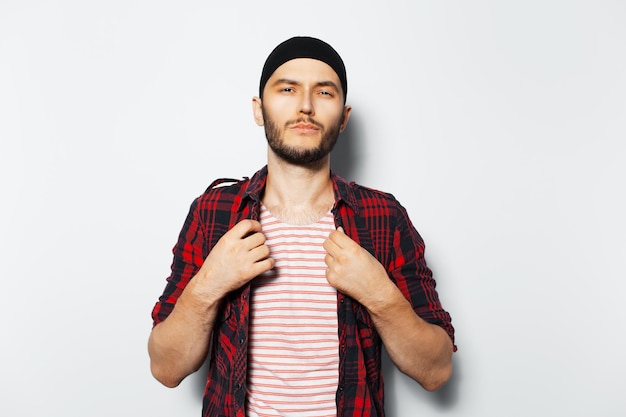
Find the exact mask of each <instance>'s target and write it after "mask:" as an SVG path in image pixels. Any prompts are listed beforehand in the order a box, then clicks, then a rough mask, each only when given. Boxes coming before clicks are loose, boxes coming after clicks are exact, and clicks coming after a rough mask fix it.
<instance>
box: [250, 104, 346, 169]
mask: <svg viewBox="0 0 626 417" xmlns="http://www.w3.org/2000/svg"><path fill="white" fill-rule="evenodd" d="M261 111H262V112H263V120H264V125H265V137H266V138H267V144H268V145H269V147H270V149H271V150H272V151H274V153H275V154H276V155H277V156H278V157H279V158H281V159H283V160H284V161H286V162H289V163H291V164H294V165H312V164H315V163H316V162H318V161H320V160H321V159H323V158H324V157H326V156H327V155H328V154H329V153H330V152H331V151H332V150H333V148H334V147H335V144H336V143H337V138H338V137H339V132H340V128H341V118H342V117H343V116H342V117H340V118H339V120H337V122H336V123H334V124H332V125H331V126H330V127H329V128H328V129H326V128H325V127H324V126H323V125H322V124H321V123H319V122H317V121H315V120H313V119H311V118H308V117H304V118H300V119H297V120H290V121H288V122H287V123H285V126H284V128H283V129H282V130H281V129H279V128H278V126H277V125H276V124H275V123H274V121H273V120H272V119H271V118H269V117H268V116H267V113H265V109H261ZM300 122H302V123H310V124H313V125H315V126H317V127H318V128H319V129H320V132H321V133H322V140H321V141H320V143H319V145H317V146H316V147H314V148H302V147H296V146H290V145H287V144H286V143H285V141H284V138H283V135H284V132H285V130H286V129H287V127H288V126H290V125H293V124H295V123H300Z"/></svg>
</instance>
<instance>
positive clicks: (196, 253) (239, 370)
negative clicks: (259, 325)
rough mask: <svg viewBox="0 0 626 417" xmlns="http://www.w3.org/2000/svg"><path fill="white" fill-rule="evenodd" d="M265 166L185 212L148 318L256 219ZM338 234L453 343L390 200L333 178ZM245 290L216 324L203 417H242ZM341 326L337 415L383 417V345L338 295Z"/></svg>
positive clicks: (414, 242)
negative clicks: (371, 259) (231, 235)
mask: <svg viewBox="0 0 626 417" xmlns="http://www.w3.org/2000/svg"><path fill="white" fill-rule="evenodd" d="M266 179H267V167H264V168H263V169H261V170H260V171H259V172H257V173H256V174H255V175H254V176H253V177H252V179H245V180H243V181H239V182H236V183H235V184H232V185H227V186H221V187H217V186H216V185H218V184H219V183H220V182H223V180H218V181H216V182H215V183H213V184H212V185H211V186H210V187H209V188H208V189H207V191H206V192H205V193H204V194H202V195H201V196H200V197H198V198H197V199H196V200H195V201H194V202H193V204H192V205H191V209H190V211H189V215H188V216H187V219H186V220H185V224H184V226H183V229H182V231H181V233H180V236H179V239H178V243H177V244H176V246H175V247H174V249H173V253H174V261H173V263H172V273H171V275H170V277H169V278H168V279H167V281H168V282H167V286H166V287H165V291H164V293H163V295H162V296H161V297H160V298H159V301H158V302H157V304H156V305H155V307H154V310H153V311H152V318H153V320H154V324H155V325H156V324H158V323H160V322H161V321H163V320H165V319H166V318H167V316H168V315H169V314H170V313H171V311H172V309H173V308H174V305H175V304H176V300H177V299H178V297H179V296H180V294H181V293H182V291H183V289H184V288H185V286H186V285H187V283H188V282H189V280H190V279H191V278H192V277H193V276H194V275H195V274H196V273H197V272H198V270H199V269H200V267H201V266H202V263H203V262H204V259H205V258H206V257H207V255H208V253H209V252H210V251H211V248H212V247H213V246H214V245H215V244H216V243H217V241H218V240H219V238H220V237H222V236H223V235H224V234H225V233H226V232H227V231H228V230H230V229H231V228H232V227H233V226H234V225H235V224H237V223H238V222H239V221H240V220H243V219H246V218H249V219H258V216H259V210H260V197H261V194H262V191H263V189H264V187H265V181H266ZM332 180H333V186H334V193H335V205H334V207H333V214H334V216H335V223H336V225H337V227H339V226H342V227H343V228H344V230H345V232H346V234H347V235H348V236H350V237H351V238H352V239H353V240H354V241H356V242H357V243H359V244H360V245H361V246H362V247H363V248H365V249H366V250H368V251H369V252H370V253H371V254H373V255H374V256H375V257H376V258H377V259H378V261H379V262H380V263H381V264H382V265H383V266H384V267H385V268H386V269H387V272H388V274H389V278H390V279H391V280H393V282H394V283H395V284H396V285H397V286H398V288H399V289H400V291H401V292H402V293H403V294H404V296H405V297H406V298H407V299H408V300H409V301H410V302H411V304H412V306H413V308H414V310H415V312H416V313H417V314H418V315H419V316H420V317H421V318H422V319H424V320H426V321H427V322H430V323H434V324H437V325H439V326H441V327H443V328H444V329H445V330H446V331H447V332H448V334H449V335H450V338H452V340H453V341H454V328H453V327H452V325H451V318H450V315H449V314H448V313H447V312H446V311H445V310H444V309H443V308H442V306H441V304H440V302H439V297H438V295H437V291H436V290H435V281H434V280H433V278H432V273H431V271H430V269H429V268H428V267H427V266H426V262H425V260H424V242H423V241H422V239H421V237H420V236H419V234H418V233H417V231H416V230H415V228H414V227H413V225H412V224H411V221H410V220H409V217H408V215H407V213H406V211H405V209H404V208H403V207H402V206H401V205H400V204H399V203H398V202H397V201H396V200H395V198H393V196H391V195H390V194H385V193H382V192H379V191H375V190H372V189H369V188H365V187H362V186H359V185H357V184H355V183H347V182H346V181H345V180H344V179H342V178H341V177H339V176H337V175H334V174H333V175H332ZM249 296H250V285H249V284H248V285H245V286H244V287H242V288H240V289H239V290H237V291H234V292H232V293H230V294H228V295H227V296H226V299H225V300H224V301H225V302H224V305H223V307H222V310H221V312H220V314H219V315H218V318H217V320H216V323H215V327H214V331H213V336H212V337H213V339H212V346H213V347H212V350H211V353H210V355H211V360H210V368H209V375H208V380H207V385H206V391H205V394H204V401H203V412H202V415H203V417H209V416H229V417H230V416H233V417H235V416H236V417H243V416H245V402H246V373H247V357H248V346H247V341H248V322H249V312H250V304H249ZM337 314H338V320H339V346H338V348H339V385H338V389H337V395H336V402H337V415H338V416H378V417H382V416H384V410H383V376H382V372H381V357H380V355H381V347H382V342H381V339H380V337H379V335H378V333H377V332H376V329H375V328H374V326H373V324H372V320H371V318H370V316H369V314H368V313H367V311H366V309H365V308H364V307H363V306H362V305H360V304H359V303H358V302H356V301H355V300H353V299H351V298H350V297H347V296H344V295H343V294H341V293H338V294H337Z"/></svg>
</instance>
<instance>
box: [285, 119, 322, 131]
mask: <svg viewBox="0 0 626 417" xmlns="http://www.w3.org/2000/svg"><path fill="white" fill-rule="evenodd" d="M300 123H306V124H311V125H313V126H315V127H317V128H318V129H324V125H323V124H321V123H320V122H318V121H317V120H315V119H312V118H310V117H299V118H298V119H296V120H289V121H288V122H287V123H285V127H291V126H295V125H297V124H300Z"/></svg>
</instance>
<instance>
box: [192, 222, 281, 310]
mask: <svg viewBox="0 0 626 417" xmlns="http://www.w3.org/2000/svg"><path fill="white" fill-rule="evenodd" d="M269 255H270V249H269V247H268V246H267V245H265V235H263V233H261V223H259V222H258V221H256V220H249V219H246V220H242V221H240V222H239V223H237V224H236V225H235V227H233V228H232V229H230V230H229V231H228V232H226V233H225V234H224V236H222V237H221V238H220V240H219V241H218V242H217V244H216V245H215V246H214V247H213V249H212V250H211V252H210V253H209V255H208V256H207V258H206V259H205V261H204V264H203V265H202V267H201V268H200V271H198V274H197V275H196V277H195V279H193V280H191V283H194V281H195V285H194V287H195V288H194V289H195V290H196V291H198V292H199V293H200V294H202V293H208V294H211V295H213V296H215V295H217V296H218V297H220V298H221V297H222V296H224V295H226V294H227V293H229V292H230V291H233V290H236V289H238V288H240V287H242V286H243V285H244V284H246V283H247V282H248V281H250V280H251V279H253V278H254V277H256V276H258V275H260V274H262V273H263V272H265V271H269V270H270V269H272V268H273V267H274V260H273V259H272V258H270V257H269ZM191 283H190V284H191Z"/></svg>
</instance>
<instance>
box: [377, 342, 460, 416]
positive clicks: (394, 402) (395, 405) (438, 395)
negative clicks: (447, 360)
mask: <svg viewBox="0 0 626 417" xmlns="http://www.w3.org/2000/svg"><path fill="white" fill-rule="evenodd" d="M452 363H453V367H454V370H453V371H452V376H451V377H450V379H449V380H448V382H447V383H446V384H445V385H444V386H443V387H442V388H440V389H439V390H437V391H435V392H428V391H426V390H424V389H423V388H422V387H420V385H419V384H418V383H417V382H415V381H414V380H412V379H411V378H409V377H408V376H406V375H404V374H402V373H401V372H400V371H399V370H398V368H396V366H395V365H394V363H393V362H392V361H391V359H390V358H389V355H387V352H385V350H384V349H383V355H382V367H383V378H384V379H385V415H386V416H387V417H400V416H406V415H407V414H406V405H404V406H403V405H402V404H406V403H407V402H409V403H413V404H414V403H419V404H426V405H427V408H432V409H437V410H440V411H445V410H449V409H452V408H454V407H455V406H456V404H457V403H458V398H459V386H460V381H461V373H460V369H459V368H460V365H459V358H458V356H457V354H456V353H455V354H454V355H453V356H452ZM398 383H400V384H401V385H403V386H405V388H404V389H399V385H400V384H398ZM407 394H408V395H409V396H410V397H411V398H407V397H406V395H407ZM428 406H429V407H428ZM401 408H402V409H401Z"/></svg>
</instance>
